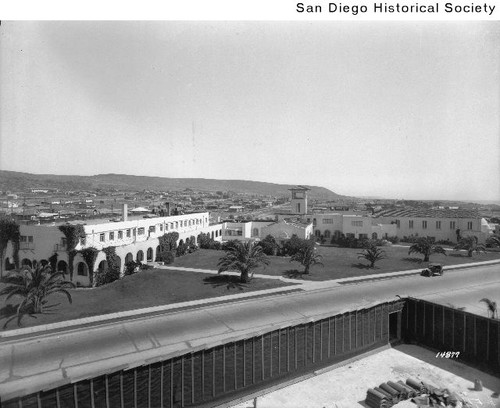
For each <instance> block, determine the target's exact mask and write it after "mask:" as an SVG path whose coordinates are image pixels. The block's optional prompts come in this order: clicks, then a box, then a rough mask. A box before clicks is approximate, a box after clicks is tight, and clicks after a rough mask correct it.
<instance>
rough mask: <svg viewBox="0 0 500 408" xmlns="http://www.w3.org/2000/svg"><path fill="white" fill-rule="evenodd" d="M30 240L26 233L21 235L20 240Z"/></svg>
mask: <svg viewBox="0 0 500 408" xmlns="http://www.w3.org/2000/svg"><path fill="white" fill-rule="evenodd" d="M27 240H28V237H27V236H26V235H21V236H20V237H19V242H26V241H27Z"/></svg>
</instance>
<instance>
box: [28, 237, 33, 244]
mask: <svg viewBox="0 0 500 408" xmlns="http://www.w3.org/2000/svg"><path fill="white" fill-rule="evenodd" d="M28 242H30V243H33V235H28Z"/></svg>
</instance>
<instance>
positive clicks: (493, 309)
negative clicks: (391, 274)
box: [480, 298, 498, 319]
mask: <svg viewBox="0 0 500 408" xmlns="http://www.w3.org/2000/svg"><path fill="white" fill-rule="evenodd" d="M480 302H483V303H486V306H488V312H489V313H491V318H492V319H494V318H495V316H496V317H497V319H498V311H497V302H493V301H492V300H490V299H488V298H483V299H481V300H480ZM489 313H488V314H489Z"/></svg>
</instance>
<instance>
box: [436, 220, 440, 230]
mask: <svg viewBox="0 0 500 408" xmlns="http://www.w3.org/2000/svg"><path fill="white" fill-rule="evenodd" d="M436 229H441V221H436Z"/></svg>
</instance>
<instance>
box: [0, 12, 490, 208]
mask: <svg viewBox="0 0 500 408" xmlns="http://www.w3.org/2000/svg"><path fill="white" fill-rule="evenodd" d="M0 34H1V37H0V41H1V42H0V58H1V59H0V68H1V71H0V85H1V88H0V91H1V92H0V108H1V111H0V168H1V169H3V170H14V171H24V172H32V173H53V174H77V175H93V174H99V173H126V174H134V175H151V176H166V177H203V178H219V179H246V180H258V181H269V182H278V183H293V184H313V185H320V186H324V187H327V188H330V189H331V190H333V191H335V192H337V193H340V194H346V195H357V196H366V195H375V196H384V197H391V198H407V199H418V198H422V199H455V198H458V199H471V200H472V199H477V200H481V199H483V200H500V142H499V135H500V125H499V117H500V22H441V23H433V22H411V21H407V22H392V23H388V22H338V21H326V22H215V21H213V22H195V21H192V22H89V21H84V22H8V21H7V22H5V21H2V24H1V26H0Z"/></svg>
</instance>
